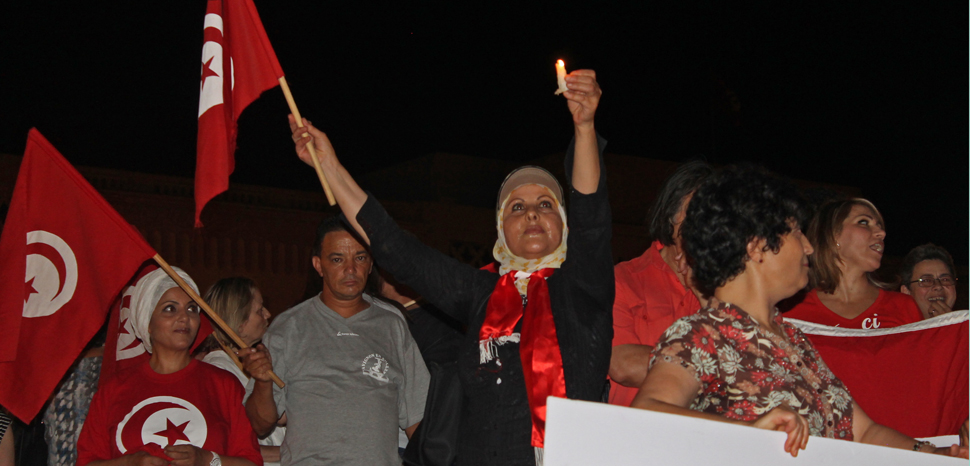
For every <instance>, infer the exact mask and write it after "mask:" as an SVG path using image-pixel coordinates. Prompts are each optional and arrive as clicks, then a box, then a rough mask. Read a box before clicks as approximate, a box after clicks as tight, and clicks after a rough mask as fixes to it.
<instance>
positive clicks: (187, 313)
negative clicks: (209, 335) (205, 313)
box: [148, 287, 200, 351]
mask: <svg viewBox="0 0 970 466" xmlns="http://www.w3.org/2000/svg"><path fill="white" fill-rule="evenodd" d="M199 311H200V309H199V305H198V304H196V303H195V301H193V300H192V299H191V298H189V295H187V294H185V292H184V291H182V289H181V288H177V287H176V288H171V289H169V290H168V291H166V292H165V294H163V295H162V297H161V298H160V299H159V300H158V304H156V305H155V310H154V311H152V319H151V321H150V322H149V323H148V334H149V335H151V339H152V348H154V351H157V350H158V348H163V349H167V350H172V351H182V350H185V351H188V350H189V349H190V348H192V343H193V342H195V336H196V334H198V333H199V319H200V316H199Z"/></svg>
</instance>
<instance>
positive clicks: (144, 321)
mask: <svg viewBox="0 0 970 466" xmlns="http://www.w3.org/2000/svg"><path fill="white" fill-rule="evenodd" d="M172 269H173V270H175V272H176V273H178V274H179V276H180V277H182V280H185V283H187V284H188V285H189V286H190V287H192V289H193V290H194V291H195V292H196V293H198V292H199V287H198V286H197V285H196V284H195V281H194V280H192V277H190V276H189V274H187V273H185V271H184V270H182V269H180V268H178V267H172ZM178 287H179V286H178V284H177V283H175V280H172V277H169V276H168V274H167V273H165V271H164V270H162V269H156V270H153V271H152V272H151V273H149V274H148V275H145V276H144V277H141V279H140V280H138V283H136V284H135V291H134V292H132V295H131V308H130V309H131V316H130V317H129V319H130V320H131V328H132V330H133V331H134V332H135V336H136V337H138V339H139V340H141V344H142V345H144V346H145V351H148V352H149V353H151V352H152V339H151V337H150V336H149V335H148V323H149V322H151V320H152V312H154V311H155V306H157V305H158V300H159V299H162V295H163V294H165V292H166V291H168V290H171V289H172V288H178Z"/></svg>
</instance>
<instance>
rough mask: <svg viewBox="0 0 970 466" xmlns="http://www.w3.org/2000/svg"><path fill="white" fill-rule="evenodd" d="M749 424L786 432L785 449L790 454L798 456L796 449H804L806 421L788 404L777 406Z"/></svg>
mask: <svg viewBox="0 0 970 466" xmlns="http://www.w3.org/2000/svg"><path fill="white" fill-rule="evenodd" d="M751 425H752V426H754V427H757V428H759V429H765V430H778V431H782V432H788V439H787V440H785V451H786V452H788V453H791V455H792V456H798V450H804V449H805V446H806V445H808V437H809V430H808V421H806V420H805V418H804V417H803V416H802V415H801V414H798V413H796V412H795V410H793V409H791V408H789V407H788V406H779V407H777V408H774V409H772V410H771V411H768V413H766V414H765V415H764V416H761V417H760V418H759V419H758V420H757V421H754V422H752V423H751Z"/></svg>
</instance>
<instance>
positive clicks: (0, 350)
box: [0, 129, 155, 422]
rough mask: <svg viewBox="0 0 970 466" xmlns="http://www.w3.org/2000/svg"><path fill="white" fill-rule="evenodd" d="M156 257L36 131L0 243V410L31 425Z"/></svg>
mask: <svg viewBox="0 0 970 466" xmlns="http://www.w3.org/2000/svg"><path fill="white" fill-rule="evenodd" d="M154 255H155V251H154V250H153V249H152V247H151V246H149V245H148V243H146V242H145V240H144V239H143V238H142V237H141V235H140V234H138V232H137V231H136V230H134V229H133V228H132V227H131V226H130V225H129V224H128V223H127V222H125V220H124V219H123V218H121V216H120V215H118V213H117V212H115V210H114V209H113V208H111V206H110V205H108V203H107V202H106V201H105V200H104V198H102V197H101V195H99V194H98V192H97V191H95V190H94V188H93V187H91V185H90V184H88V182H87V181H85V180H84V178H82V177H81V175H80V174H79V173H78V172H77V171H76V170H75V169H74V167H72V166H71V164H69V163H68V162H67V160H64V157H62V156H61V154H59V153H58V152H57V150H56V149H54V146H52V145H51V144H50V143H49V142H47V140H46V139H44V137H43V136H41V134H40V133H39V132H38V131H37V130H36V129H31V130H30V133H29V134H28V135H27V150H26V152H25V153H24V159H23V161H22V162H21V164H20V173H19V175H18V176H17V184H16V186H15V187H14V192H13V198H12V199H11V201H10V210H9V211H8V212H7V220H6V222H5V223H4V225H3V235H2V237H0V325H2V328H3V338H0V344H2V345H3V346H2V347H0V405H3V406H4V407H6V408H7V409H9V410H10V412H12V413H13V414H14V415H15V416H17V417H18V418H20V419H21V420H23V421H25V422H29V421H30V420H31V419H33V417H34V416H35V415H36V414H37V412H38V411H39V410H40V408H41V406H43V404H44V403H45V402H46V401H47V398H48V397H49V396H50V394H51V392H52V391H53V390H54V388H55V386H56V385H57V383H58V381H60V379H61V377H62V376H63V375H64V373H65V372H66V371H67V369H68V368H69V367H70V366H71V364H72V363H73V362H74V360H75V358H77V356H78V355H79V354H80V353H81V350H82V349H84V346H85V345H86V344H87V343H88V341H89V340H90V339H91V338H92V337H93V336H94V334H95V333H96V332H97V330H98V329H99V328H100V327H101V325H102V324H103V323H104V319H105V316H106V314H107V312H108V308H109V306H110V305H111V303H112V301H114V299H115V297H116V296H118V293H119V291H121V287H122V286H123V285H124V284H125V283H126V282H127V281H128V280H129V279H131V276H132V275H133V274H134V273H135V271H136V270H138V267H139V266H141V264H142V263H143V262H145V261H146V260H147V259H149V258H151V257H152V256H154Z"/></svg>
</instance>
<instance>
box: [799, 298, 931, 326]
mask: <svg viewBox="0 0 970 466" xmlns="http://www.w3.org/2000/svg"><path fill="white" fill-rule="evenodd" d="M784 317H785V318H786V319H798V320H804V321H807V322H814V323H816V324H822V325H828V326H830V327H842V328H861V329H867V330H869V329H876V328H890V327H899V326H901V325H906V324H911V323H913V322H919V321H921V320H923V314H921V313H920V312H919V308H918V307H916V301H913V298H912V297H910V296H907V295H904V294H902V293H897V292H895V291H886V290H879V297H877V298H876V301H875V302H874V303H872V305H871V306H869V309H866V311H865V312H863V313H862V314H859V315H858V316H857V317H856V318H855V319H846V318H844V317H842V316H840V315H838V314H836V313H834V312H832V310H831V309H829V308H827V307H825V305H824V304H822V301H821V300H820V299H818V291H816V290H812V291H809V292H808V293H806V294H805V299H804V300H803V301H802V302H800V303H798V304H796V305H795V307H793V308H792V309H791V310H790V311H788V312H786V313H785V314H784Z"/></svg>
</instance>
